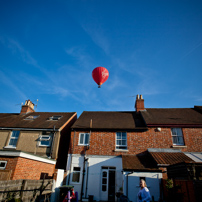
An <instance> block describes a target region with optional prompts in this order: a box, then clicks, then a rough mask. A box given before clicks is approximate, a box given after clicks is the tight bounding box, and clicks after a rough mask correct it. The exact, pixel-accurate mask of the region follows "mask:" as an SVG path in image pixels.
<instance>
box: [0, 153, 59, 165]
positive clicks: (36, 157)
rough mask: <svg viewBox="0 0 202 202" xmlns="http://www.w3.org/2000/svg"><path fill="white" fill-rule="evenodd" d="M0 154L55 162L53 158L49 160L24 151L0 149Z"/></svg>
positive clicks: (50, 162)
mask: <svg viewBox="0 0 202 202" xmlns="http://www.w3.org/2000/svg"><path fill="white" fill-rule="evenodd" d="M0 155H1V156H16V157H22V158H27V159H31V160H35V161H40V162H43V163H49V164H53V165H55V164H56V161H55V160H50V159H46V158H43V157H40V156H35V155H32V154H27V153H24V152H20V151H0Z"/></svg>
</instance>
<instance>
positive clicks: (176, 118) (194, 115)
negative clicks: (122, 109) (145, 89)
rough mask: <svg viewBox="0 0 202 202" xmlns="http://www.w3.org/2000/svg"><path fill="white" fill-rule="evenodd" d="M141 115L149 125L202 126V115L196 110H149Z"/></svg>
mask: <svg viewBox="0 0 202 202" xmlns="http://www.w3.org/2000/svg"><path fill="white" fill-rule="evenodd" d="M199 108H200V107H199ZM141 114H142V116H143V118H144V120H145V122H146V123H147V126H149V125H195V126H197V125H198V126H202V113H200V112H199V110H196V109H195V108H167V109H166V108H164V109H163V108H147V109H146V110H145V111H141Z"/></svg>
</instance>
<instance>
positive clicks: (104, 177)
mask: <svg viewBox="0 0 202 202" xmlns="http://www.w3.org/2000/svg"><path fill="white" fill-rule="evenodd" d="M108 175H109V172H108V169H102V173H101V201H107V200H108V177H109V176H108Z"/></svg>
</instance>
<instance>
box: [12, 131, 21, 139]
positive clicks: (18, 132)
mask: <svg viewBox="0 0 202 202" xmlns="http://www.w3.org/2000/svg"><path fill="white" fill-rule="evenodd" d="M19 134H20V131H13V132H12V135H11V137H15V138H18V136H19Z"/></svg>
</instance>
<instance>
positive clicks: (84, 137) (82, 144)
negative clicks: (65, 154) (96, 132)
mask: <svg viewBox="0 0 202 202" xmlns="http://www.w3.org/2000/svg"><path fill="white" fill-rule="evenodd" d="M81 134H83V135H84V136H83V143H80V139H81ZM86 135H88V143H87V144H85V140H86ZM89 142H90V133H79V143H78V145H81V146H88V145H89Z"/></svg>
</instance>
